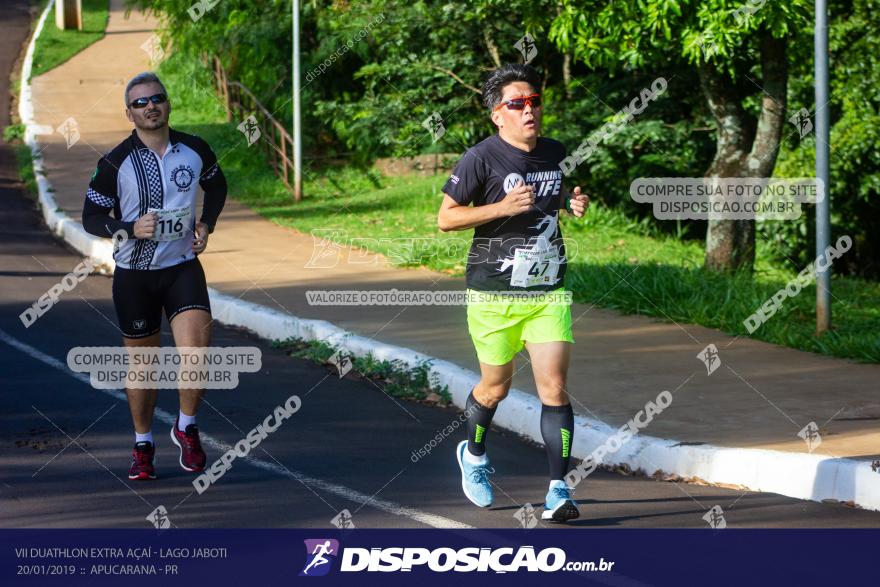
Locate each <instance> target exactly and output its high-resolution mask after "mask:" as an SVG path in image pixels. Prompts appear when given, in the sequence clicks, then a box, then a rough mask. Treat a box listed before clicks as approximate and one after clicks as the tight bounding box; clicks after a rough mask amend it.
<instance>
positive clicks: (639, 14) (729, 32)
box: [551, 0, 810, 271]
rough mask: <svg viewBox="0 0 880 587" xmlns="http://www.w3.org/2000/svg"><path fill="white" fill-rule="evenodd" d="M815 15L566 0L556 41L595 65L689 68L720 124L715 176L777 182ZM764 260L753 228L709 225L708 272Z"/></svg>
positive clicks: (799, 6) (763, 6)
mask: <svg viewBox="0 0 880 587" xmlns="http://www.w3.org/2000/svg"><path fill="white" fill-rule="evenodd" d="M809 8H810V3H809V2H807V1H806V0H790V1H789V2H767V0H748V1H747V2H744V3H743V2H736V1H733V0H708V1H707V0H688V1H676V0H651V1H644V0H642V1H640V0H617V1H616V2H602V3H596V2H592V1H589V0H561V10H560V11H559V13H558V14H557V16H556V18H555V19H554V21H553V24H552V26H551V38H552V39H553V40H554V41H555V42H556V44H557V46H558V47H559V48H560V49H561V50H562V51H568V50H571V51H572V52H573V54H574V56H575V58H576V59H579V60H581V61H583V62H584V63H585V64H586V65H587V66H590V67H607V68H609V69H610V70H614V69H615V68H619V67H623V68H627V69H631V70H632V69H637V68H644V67H652V66H654V67H657V66H658V65H659V66H661V67H662V65H663V64H665V63H668V62H669V61H670V60H683V61H685V62H686V63H687V64H688V65H689V66H690V67H693V68H694V69H695V70H696V73H697V74H698V77H699V80H700V86H701V88H700V89H701V91H702V93H703V95H704V99H705V104H706V107H707V109H708V110H709V112H710V113H711V115H712V117H713V119H714V121H715V127H716V128H715V144H716V149H715V156H714V158H713V160H712V163H711V164H710V166H709V168H708V169H707V170H706V176H707V177H770V176H771V175H772V173H773V169H774V167H775V165H776V157H777V154H778V152H779V145H780V138H781V136H782V131H783V127H784V125H785V121H786V118H787V116H786V104H787V85H788V61H789V59H790V58H791V55H790V53H791V52H792V47H793V45H794V44H793V43H792V41H793V40H794V39H796V38H802V39H804V43H809V41H808V40H807V39H808V37H807V35H806V34H805V31H808V30H809V22H810V19H809V15H810V10H809ZM803 46H804V44H803V43H801V45H798V46H797V48H796V49H795V52H800V53H802V54H803V53H804V52H803ZM806 54H808V53H806ZM754 259H755V223H754V221H753V220H710V221H709V226H708V230H707V232H706V267H707V268H708V269H711V270H715V271H722V270H738V269H749V270H750V269H751V268H752V266H753V264H754Z"/></svg>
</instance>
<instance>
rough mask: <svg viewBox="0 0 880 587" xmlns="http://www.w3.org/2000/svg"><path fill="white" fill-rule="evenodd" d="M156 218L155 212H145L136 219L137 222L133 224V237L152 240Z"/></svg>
mask: <svg viewBox="0 0 880 587" xmlns="http://www.w3.org/2000/svg"><path fill="white" fill-rule="evenodd" d="M158 218H159V215H158V214H156V213H155V212H147V213H146V214H144V215H143V216H141V217H140V218H138V219H137V222H135V223H134V237H135V238H153V235H154V234H156V222H157V220H158Z"/></svg>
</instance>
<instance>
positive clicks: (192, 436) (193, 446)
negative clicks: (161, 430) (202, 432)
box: [171, 420, 208, 473]
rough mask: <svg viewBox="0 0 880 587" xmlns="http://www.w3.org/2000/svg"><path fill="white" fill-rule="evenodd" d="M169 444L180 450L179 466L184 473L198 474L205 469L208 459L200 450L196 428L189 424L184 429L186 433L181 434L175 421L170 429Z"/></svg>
mask: <svg viewBox="0 0 880 587" xmlns="http://www.w3.org/2000/svg"><path fill="white" fill-rule="evenodd" d="M171 442H173V443H174V445H175V446H177V448H179V449H180V466H181V467H182V468H183V470H184V471H189V472H191V473H198V472H200V471H203V470H204V469H205V462H206V461H207V460H208V459H207V457H206V456H205V451H203V450H202V442H201V441H200V440H199V427H198V426H196V425H195V424H190V425H189V426H187V427H186V432H181V431H180V430H179V429H178V428H177V420H175V421H174V427H173V428H172V429H171Z"/></svg>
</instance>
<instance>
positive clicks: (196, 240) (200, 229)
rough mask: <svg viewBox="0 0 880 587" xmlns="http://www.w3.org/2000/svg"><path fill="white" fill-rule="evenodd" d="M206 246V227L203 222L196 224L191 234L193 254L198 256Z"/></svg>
mask: <svg viewBox="0 0 880 587" xmlns="http://www.w3.org/2000/svg"><path fill="white" fill-rule="evenodd" d="M207 246H208V225H207V224H205V223H204V222H196V230H195V232H193V253H195V254H196V255H198V254H199V253H201V252H203V251H204V250H205V248H206V247H207Z"/></svg>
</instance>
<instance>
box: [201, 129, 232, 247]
mask: <svg viewBox="0 0 880 587" xmlns="http://www.w3.org/2000/svg"><path fill="white" fill-rule="evenodd" d="M199 143H200V144H199V149H198V151H199V155H200V156H201V158H202V174H201V176H200V177H199V185H200V186H202V189H203V190H204V192H205V200H204V202H203V204H202V217H201V219H200V222H202V223H203V224H206V225H207V226H208V233H209V234H210V233H212V232H214V226H215V225H216V224H217V219H218V218H219V217H220V212H222V211H223V206H224V205H225V204H226V192H227V185H226V177H225V176H224V175H223V170H222V169H220V164H219V163H217V156H216V155H214V151H212V150H211V148H210V147H209V146H208V143H206V142H205V141H203V140H201V139H199Z"/></svg>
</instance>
